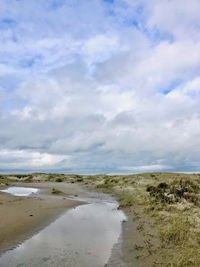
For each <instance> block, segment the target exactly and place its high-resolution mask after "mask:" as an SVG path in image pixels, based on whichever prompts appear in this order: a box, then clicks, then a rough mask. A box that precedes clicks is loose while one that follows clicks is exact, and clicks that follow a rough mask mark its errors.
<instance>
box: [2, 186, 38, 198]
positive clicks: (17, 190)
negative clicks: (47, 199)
mask: <svg viewBox="0 0 200 267" xmlns="http://www.w3.org/2000/svg"><path fill="white" fill-rule="evenodd" d="M1 191H2V192H4V193H8V194H11V195H14V196H23V197H25V196H30V195H31V194H35V193H37V192H38V191H39V189H37V188H30V187H17V186H12V187H9V188H7V189H4V190H1Z"/></svg>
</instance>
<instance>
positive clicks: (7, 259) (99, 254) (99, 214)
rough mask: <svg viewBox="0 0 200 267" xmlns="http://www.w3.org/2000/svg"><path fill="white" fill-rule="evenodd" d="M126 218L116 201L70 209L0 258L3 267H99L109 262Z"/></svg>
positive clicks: (0, 264) (94, 203)
mask: <svg viewBox="0 0 200 267" xmlns="http://www.w3.org/2000/svg"><path fill="white" fill-rule="evenodd" d="M123 219H125V215H124V214H123V213H122V212H121V211H119V210H117V203H116V202H109V201H102V202H95V201H94V202H93V203H91V204H87V205H83V206H79V207H77V208H75V209H71V210H69V211H68V212H66V214H64V215H63V216H62V217H60V218H58V219H57V220H56V221H55V222H53V223H52V224H50V225H49V226H48V227H46V228H45V229H44V230H42V231H41V232H40V233H38V234H36V235H35V236H33V237H32V238H30V239H29V240H27V241H25V242H24V243H23V244H22V245H20V246H19V247H17V248H16V249H14V250H12V251H8V252H7V253H5V254H4V255H3V256H2V257H1V258H0V266H1V267H13V266H17V267H21V266H29V267H31V266H65V267H68V266H70V267H72V266H73V267H90V266H91V267H94V266H95V267H98V266H99V267H100V266H104V264H105V263H106V262H107V260H108V258H109V256H110V253H111V249H112V247H113V245H114V244H115V243H116V242H117V240H118V237H119V235H120V231H121V221H122V220H123Z"/></svg>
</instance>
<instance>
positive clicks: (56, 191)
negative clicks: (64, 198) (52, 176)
mask: <svg viewBox="0 0 200 267" xmlns="http://www.w3.org/2000/svg"><path fill="white" fill-rule="evenodd" d="M51 193H52V194H54V195H59V194H63V192H62V191H60V190H59V189H56V188H52V190H51Z"/></svg>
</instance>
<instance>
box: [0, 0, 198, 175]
mask: <svg viewBox="0 0 200 267" xmlns="http://www.w3.org/2000/svg"><path fill="white" fill-rule="evenodd" d="M199 10H200V1H199V0H162V1H160V0H151V1H149V0H92V1H91V0H48V1H47V0H29V1H27V0H1V1H0V126H1V127H0V172H1V173H3V172H6V173H11V172H18V173H19V172H32V171H43V172H46V171H47V172H63V173H83V174H84V173H88V174H90V173H91V174H92V173H137V172H153V171H169V172H175V171H178V172H199V171H200V12H199Z"/></svg>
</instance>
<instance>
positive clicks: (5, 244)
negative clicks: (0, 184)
mask: <svg viewBox="0 0 200 267" xmlns="http://www.w3.org/2000/svg"><path fill="white" fill-rule="evenodd" d="M18 186H19V183H18ZM20 186H22V184H21V185H20ZM26 186H28V187H30V186H34V187H37V188H42V189H43V190H42V193H43V196H42V197H39V196H36V197H34V198H33V197H16V196H12V195H10V194H6V193H2V192H0V218H1V219H0V254H2V253H3V252H5V250H7V249H10V248H13V247H14V246H15V245H17V244H18V243H19V242H22V241H23V240H24V239H26V238H28V237H30V236H31V235H33V234H34V233H36V232H38V231H39V230H41V229H42V228H43V227H45V226H46V225H48V224H49V223H50V222H52V221H53V220H55V218H56V217H58V216H59V215H61V214H62V213H63V212H64V211H66V209H69V208H73V207H76V206H77V205H81V204H84V203H83V202H81V201H77V200H70V199H67V198H66V196H68V195H77V194H79V193H80V192H81V190H79V188H78V187H77V189H76V187H73V188H70V187H67V186H64V188H63V185H62V191H63V192H64V195H63V196H58V197H53V196H52V195H51V194H50V189H51V188H52V184H47V183H46V185H43V184H41V185H40V184H34V185H33V184H32V185H30V184H28V185H27V184H26ZM56 188H59V186H57V187H56ZM50 196H51V197H50Z"/></svg>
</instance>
